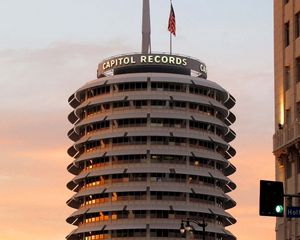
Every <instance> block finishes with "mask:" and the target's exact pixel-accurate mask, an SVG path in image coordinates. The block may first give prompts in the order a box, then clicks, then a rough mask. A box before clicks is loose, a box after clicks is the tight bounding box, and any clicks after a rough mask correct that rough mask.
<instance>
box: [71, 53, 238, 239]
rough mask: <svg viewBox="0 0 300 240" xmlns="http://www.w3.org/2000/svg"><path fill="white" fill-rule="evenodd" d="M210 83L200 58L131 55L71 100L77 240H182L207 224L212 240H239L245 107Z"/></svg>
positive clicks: (114, 61)
mask: <svg viewBox="0 0 300 240" xmlns="http://www.w3.org/2000/svg"><path fill="white" fill-rule="evenodd" d="M206 73H207V72H206V66H205V64H204V63H203V62H201V61H199V60H196V59H193V58H190V57H185V56H179V55H164V54H128V55H122V56H117V57H113V58H110V59H107V60H104V61H103V62H102V63H101V64H99V68H98V74H97V75H98V78H97V79H96V80H94V81H91V82H88V83H87V84H85V85H84V86H83V87H81V88H80V89H79V90H78V91H76V92H75V93H74V94H73V95H72V96H71V97H70V98H69V104H70V105H71V106H72V107H73V108H74V110H73V111H72V112H71V113H70V115H69V117H68V119H69V121H70V122H71V123H72V124H74V127H73V128H72V129H71V130H70V131H69V133H68V136H69V138H70V139H71V140H72V141H74V145H73V146H72V147H70V148H69V150H68V154H69V155H70V156H71V157H73V158H74V161H73V162H72V163H71V164H70V165H69V166H68V171H69V172H70V173H72V174H74V178H73V179H72V180H71V181H70V182H69V183H68V184H67V187H68V188H69V189H70V190H72V191H74V195H73V197H72V198H71V199H69V200H68V201H67V204H68V206H70V207H72V208H74V209H75V211H74V213H73V214H72V215H71V216H69V217H68V218H67V222H68V223H70V224H73V225H75V226H76V229H75V230H74V231H73V232H71V233H70V234H69V235H68V236H67V239H68V240H73V239H74V240H77V239H80V240H81V239H82V240H93V239H120V240H123V239H124V240H125V239H135V240H136V239H145V238H146V239H181V238H182V235H181V233H180V231H179V228H180V225H181V221H182V220H186V219H201V220H202V219H204V220H205V222H206V223H207V227H206V233H205V235H206V238H205V239H206V240H212V239H218V240H221V239H223V240H231V239H236V238H235V237H234V236H233V235H232V234H231V233H230V232H229V231H228V230H226V229H225V227H226V226H230V225H232V224H234V223H235V222H236V220H235V218H234V217H233V216H231V215H230V214H229V213H228V212H226V210H227V209H230V208H232V207H234V206H235V205H236V203H235V201H234V200H233V199H231V198H230V197H229V196H228V195H227V193H229V192H230V191H232V190H234V189H235V188H236V185H235V184H234V183H233V182H232V181H231V180H230V179H229V175H231V174H232V173H234V172H235V167H234V166H233V165H232V164H231V163H230V162H229V160H230V158H231V157H233V156H234V155H235V150H234V149H233V148H232V147H231V146H230V145H229V142H231V141H232V140H233V139H234V138H235V133H234V131H233V130H231V129H230V125H231V124H232V123H233V122H234V121H235V116H234V115H233V114H232V113H231V111H230V109H231V108H232V107H233V106H234V104H235V99H234V98H233V97H232V96H231V95H230V94H229V93H228V92H227V91H226V90H224V89H223V88H222V87H221V86H219V85H218V84H216V83H214V82H212V81H209V80H207V74H206ZM194 228H195V230H196V231H194V235H195V236H194V237H195V239H199V238H200V234H201V231H202V229H201V228H200V227H198V226H197V225H196V226H194ZM199 231H200V232H199Z"/></svg>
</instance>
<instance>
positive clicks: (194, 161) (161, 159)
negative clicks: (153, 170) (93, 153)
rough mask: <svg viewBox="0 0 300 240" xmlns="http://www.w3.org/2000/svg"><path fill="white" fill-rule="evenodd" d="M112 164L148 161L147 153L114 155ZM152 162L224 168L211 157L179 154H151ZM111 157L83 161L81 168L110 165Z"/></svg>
mask: <svg viewBox="0 0 300 240" xmlns="http://www.w3.org/2000/svg"><path fill="white" fill-rule="evenodd" d="M111 160H112V162H111V163H112V165H114V164H116V165H118V164H131V163H146V162H147V155H146V154H141V155H139V154H138V155H120V156H113V157H112V159H111ZM150 163H164V164H183V165H186V164H189V165H191V166H197V167H206V168H212V169H218V170H222V165H221V164H220V163H218V162H215V161H214V160H211V159H205V158H198V157H191V158H190V159H189V160H188V158H187V157H186V156H178V155H154V154H152V155H150ZM108 165H110V163H109V157H104V158H96V159H91V160H87V161H85V162H82V163H81V165H80V168H81V169H86V170H87V169H93V168H99V167H103V166H108Z"/></svg>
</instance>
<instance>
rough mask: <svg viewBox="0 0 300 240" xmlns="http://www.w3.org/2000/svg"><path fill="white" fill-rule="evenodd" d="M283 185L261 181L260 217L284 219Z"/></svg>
mask: <svg viewBox="0 0 300 240" xmlns="http://www.w3.org/2000/svg"><path fill="white" fill-rule="evenodd" d="M283 199H284V194H283V183H282V182H274V181H265V180H261V181H260V195H259V215H260V216H272V217H283Z"/></svg>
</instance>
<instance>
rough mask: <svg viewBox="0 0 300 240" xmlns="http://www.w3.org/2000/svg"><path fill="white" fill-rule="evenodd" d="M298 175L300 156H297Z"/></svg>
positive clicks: (298, 171)
mask: <svg viewBox="0 0 300 240" xmlns="http://www.w3.org/2000/svg"><path fill="white" fill-rule="evenodd" d="M297 173H300V155H297Z"/></svg>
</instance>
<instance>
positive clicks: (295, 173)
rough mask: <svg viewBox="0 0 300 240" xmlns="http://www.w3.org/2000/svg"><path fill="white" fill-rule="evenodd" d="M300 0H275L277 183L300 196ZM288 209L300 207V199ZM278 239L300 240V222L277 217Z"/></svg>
mask: <svg viewBox="0 0 300 240" xmlns="http://www.w3.org/2000/svg"><path fill="white" fill-rule="evenodd" d="M299 36H300V1H299V0H274V50H275V51H274V53H275V81H274V85H275V134H274V136H273V151H274V155H275V158H276V160H275V168H276V180H277V181H282V182H283V183H284V191H285V193H286V194H297V193H300V184H299V183H300V181H299V180H300V175H299V174H300V155H299V151H300V145H299V139H300V125H299V123H300V38H299ZM285 206H300V205H299V200H298V199H297V198H293V199H285ZM276 239H278V240H279V239H280V240H283V239H284V240H294V239H300V222H299V220H298V219H287V218H285V217H284V218H277V219H276Z"/></svg>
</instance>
